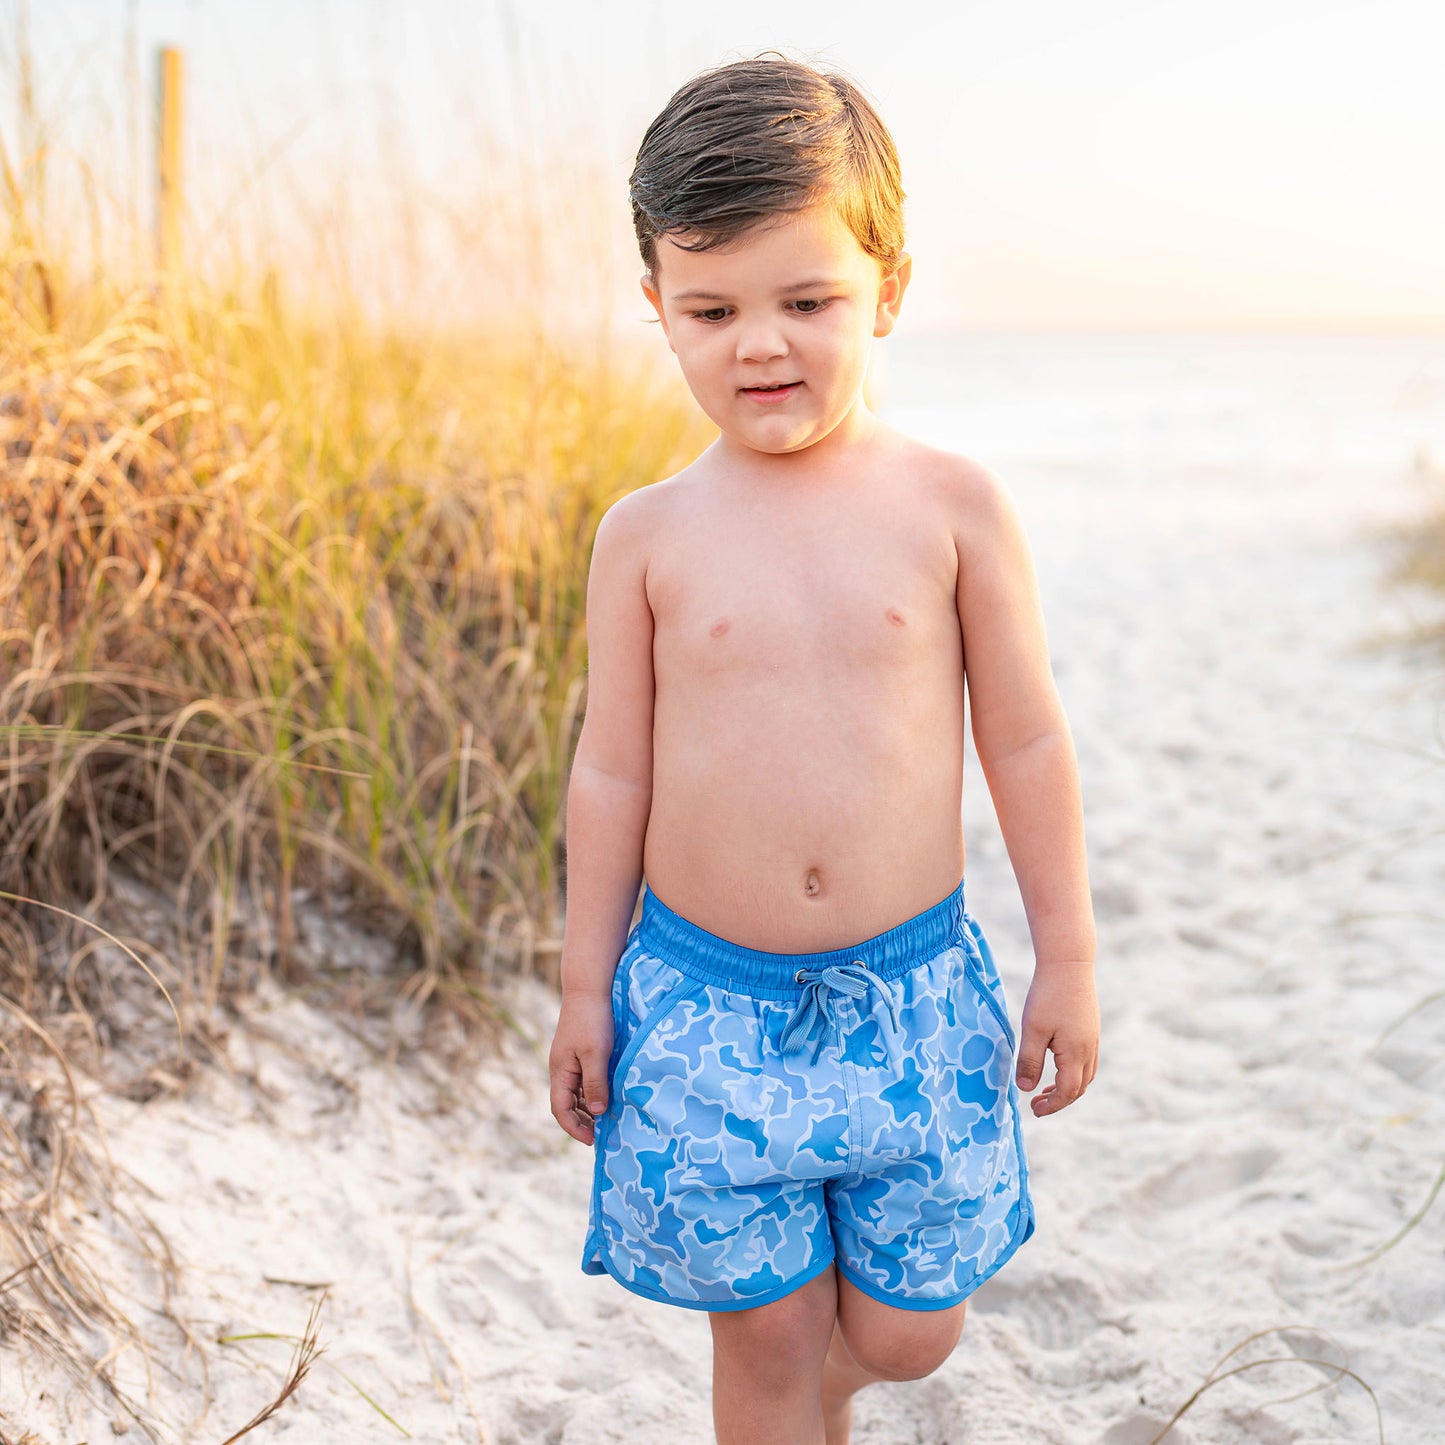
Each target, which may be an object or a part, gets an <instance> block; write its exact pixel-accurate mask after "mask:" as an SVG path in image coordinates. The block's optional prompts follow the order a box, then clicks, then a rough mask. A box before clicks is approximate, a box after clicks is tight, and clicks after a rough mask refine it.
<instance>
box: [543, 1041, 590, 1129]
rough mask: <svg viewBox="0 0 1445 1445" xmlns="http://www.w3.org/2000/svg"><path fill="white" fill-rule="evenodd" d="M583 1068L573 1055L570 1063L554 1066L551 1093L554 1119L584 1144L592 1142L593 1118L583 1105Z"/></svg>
mask: <svg viewBox="0 0 1445 1445" xmlns="http://www.w3.org/2000/svg"><path fill="white" fill-rule="evenodd" d="M581 1085H582V1068H581V1065H580V1064H579V1063H578V1062H576V1055H575V1054H574V1055H572V1057H571V1059H570V1060H569V1062H568V1063H566V1064H563V1065H561V1066H556V1065H554V1066H553V1069H552V1085H551V1089H550V1091H549V1095H550V1103H551V1106H552V1117H553V1118H554V1119H555V1120H556V1121H557V1123H558V1124H559V1125H561V1127H562V1128H563V1129H564V1130H566V1132H567V1133H568V1134H570V1135H571V1136H572V1137H573V1138H574V1139H576V1140H577V1141H578V1142H579V1143H582V1144H590V1143H591V1142H592V1118H591V1116H590V1114H589V1113H588V1112H587V1110H586V1108H585V1107H584V1106H583V1103H582V1087H581Z"/></svg>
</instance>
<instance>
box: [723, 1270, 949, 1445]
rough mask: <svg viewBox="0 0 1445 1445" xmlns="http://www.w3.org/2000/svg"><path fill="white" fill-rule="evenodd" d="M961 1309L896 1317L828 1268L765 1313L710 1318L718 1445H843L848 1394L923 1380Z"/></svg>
mask: <svg viewBox="0 0 1445 1445" xmlns="http://www.w3.org/2000/svg"><path fill="white" fill-rule="evenodd" d="M966 1308H967V1306H966V1305H964V1304H959V1305H954V1306H953V1308H952V1309H946V1310H905V1309H897V1308H895V1307H894V1306H893V1305H886V1304H882V1303H881V1302H880V1301H878V1300H875V1299H873V1298H871V1297H870V1296H868V1295H866V1294H864V1293H863V1291H862V1290H860V1289H858V1288H857V1287H856V1286H854V1285H852V1284H850V1283H849V1282H848V1281H847V1280H846V1279H842V1278H840V1277H839V1275H838V1273H837V1271H836V1270H834V1269H831V1268H830V1269H826V1270H824V1271H823V1273H822V1274H820V1275H819V1276H818V1277H817V1279H814V1280H811V1281H809V1283H807V1284H805V1285H803V1286H802V1287H801V1288H800V1289H796V1290H794V1291H793V1293H792V1294H790V1295H786V1296H785V1297H784V1298H783V1299H780V1300H777V1301H775V1302H774V1303H773V1304H769V1305H760V1306H758V1308H757V1309H751V1310H735V1311H728V1312H725V1313H722V1312H720V1313H715V1314H712V1315H709V1317H708V1318H709V1321H710V1323H711V1325H712V1340H713V1424H714V1427H715V1429H716V1431H717V1438H718V1445H760V1442H773V1441H777V1442H780V1445H781V1442H786V1445H824V1442H826V1445H844V1442H846V1441H847V1439H848V1428H849V1417H850V1415H851V1413H852V1399H853V1396H854V1394H855V1393H856V1392H857V1391H859V1390H861V1389H862V1388H863V1386H864V1385H871V1384H874V1383H876V1382H877V1381H879V1380H918V1379H921V1378H922V1377H923V1376H924V1375H931V1374H932V1373H933V1371H934V1370H936V1369H937V1368H938V1367H939V1366H940V1365H941V1364H942V1363H943V1362H944V1361H945V1360H946V1359H947V1358H948V1357H949V1355H950V1354H952V1352H953V1347H954V1346H955V1345H956V1344H957V1343H958V1337H959V1334H960V1333H961V1331H962V1330H963V1316H964V1311H965V1309H966Z"/></svg>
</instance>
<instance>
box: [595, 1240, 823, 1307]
mask: <svg viewBox="0 0 1445 1445" xmlns="http://www.w3.org/2000/svg"><path fill="white" fill-rule="evenodd" d="M594 1262H596V1263H598V1264H600V1265H601V1266H602V1268H603V1269H605V1270H606V1271H607V1273H608V1274H610V1275H611V1276H612V1278H613V1279H615V1280H616V1281H617V1283H618V1284H620V1285H621V1286H622V1288H623V1289H625V1290H627V1291H628V1293H630V1294H635V1295H640V1296H641V1297H642V1298H643V1299H650V1300H653V1301H655V1302H656V1303H657V1304H663V1305H676V1306H677V1307H678V1309H683V1310H705V1311H706V1312H707V1313H708V1314H726V1313H729V1312H731V1311H735V1310H751V1309H757V1308H758V1307H759V1306H760V1305H770V1304H776V1303H777V1301H778V1300H780V1299H786V1298H787V1296H788V1295H790V1294H792V1293H793V1292H794V1291H795V1290H799V1289H802V1287H803V1286H804V1285H805V1284H810V1283H811V1282H812V1281H813V1280H815V1279H817V1277H818V1276H819V1275H820V1274H822V1273H823V1271H824V1270H825V1269H827V1268H828V1266H829V1265H830V1264H832V1263H833V1262H834V1256H833V1255H831V1254H830V1255H828V1257H827V1258H826V1259H824V1260H823V1261H822V1262H821V1263H819V1264H813V1265H809V1266H808V1267H807V1268H806V1269H804V1270H800V1271H799V1272H798V1273H797V1274H795V1275H794V1276H793V1277H792V1278H791V1279H789V1280H787V1281H785V1282H784V1283H783V1284H780V1285H779V1286H778V1287H777V1288H776V1289H771V1290H769V1291H768V1292H767V1293H766V1294H760V1295H749V1296H748V1297H747V1298H746V1299H733V1300H693V1299H677V1298H675V1297H674V1296H673V1295H670V1294H664V1293H663V1292H662V1291H661V1290H658V1289H649V1288H648V1287H647V1286H646V1285H642V1284H638V1283H636V1282H635V1281H634V1280H630V1279H625V1278H623V1276H622V1274H621V1272H620V1271H619V1270H618V1268H617V1266H616V1265H615V1264H613V1263H612V1258H611V1256H610V1255H609V1254H608V1253H607V1248H606V1246H605V1245H603V1244H599V1245H598V1246H597V1249H596V1252H595V1253H594V1254H593V1255H591V1256H590V1257H589V1258H588V1259H586V1260H584V1261H583V1265H582V1269H583V1273H585V1274H595V1273H597V1272H598V1271H596V1270H591V1269H588V1268H587V1266H588V1265H589V1264H592V1263H594Z"/></svg>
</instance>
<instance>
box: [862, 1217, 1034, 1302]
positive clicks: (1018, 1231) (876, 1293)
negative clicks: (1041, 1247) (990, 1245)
mask: <svg viewBox="0 0 1445 1445" xmlns="http://www.w3.org/2000/svg"><path fill="white" fill-rule="evenodd" d="M1033 1232H1034V1211H1033V1208H1032V1206H1031V1205H1028V1206H1025V1207H1024V1208H1023V1210H1022V1211H1021V1212H1020V1216H1019V1221H1018V1224H1017V1225H1016V1226H1015V1228H1014V1232H1013V1233H1012V1234H1011V1235H1010V1236H1009V1239H1008V1243H1007V1244H1005V1245H1004V1247H1003V1249H1002V1250H1001V1251H1000V1252H999V1255H998V1257H997V1258H996V1259H995V1260H994V1261H993V1262H992V1263H991V1264H990V1265H989V1267H988V1268H987V1269H986V1270H984V1272H983V1273H982V1274H979V1275H975V1276H974V1278H973V1279H972V1280H971V1281H970V1282H969V1283H968V1284H967V1285H966V1286H965V1287H964V1288H963V1289H961V1290H958V1291H957V1292H956V1293H954V1294H951V1295H945V1296H944V1297H943V1298H942V1299H908V1298H905V1297H903V1296H901V1295H895V1294H889V1293H888V1292H887V1291H886V1290H884V1289H880V1288H879V1287H878V1286H877V1285H876V1284H874V1283H873V1282H872V1281H871V1280H866V1279H863V1278H862V1277H861V1276H860V1275H857V1274H855V1273H854V1272H853V1271H852V1270H851V1269H849V1268H848V1266H847V1265H845V1264H844V1263H843V1261H842V1260H836V1261H835V1263H836V1265H837V1267H838V1273H839V1274H840V1275H842V1276H843V1278H844V1279H846V1280H847V1281H848V1283H849V1284H851V1285H852V1286H853V1287H854V1288H855V1289H859V1290H861V1291H862V1292H863V1293H864V1294H866V1295H867V1296H868V1298H869V1299H875V1300H877V1301H878V1303H879V1304H885V1305H892V1306H893V1308H894V1309H897V1310H913V1311H916V1312H920V1313H921V1312H924V1311H928V1310H951V1309H952V1308H953V1307H954V1306H955V1305H961V1304H962V1303H963V1302H964V1300H966V1299H967V1298H968V1297H969V1295H971V1294H972V1293H973V1292H974V1291H975V1290H976V1289H978V1287H979V1286H980V1285H982V1284H983V1283H984V1282H985V1281H986V1280H989V1279H992V1278H993V1276H994V1275H995V1274H997V1273H998V1271H999V1270H1001V1269H1002V1268H1003V1267H1004V1265H1006V1264H1007V1263H1008V1262H1009V1260H1011V1259H1012V1258H1013V1257H1014V1254H1015V1253H1016V1252H1017V1250H1018V1247H1019V1246H1020V1245H1021V1244H1022V1243H1023V1242H1024V1241H1025V1240H1026V1239H1028V1237H1029V1236H1030V1235H1031V1234H1032V1233H1033Z"/></svg>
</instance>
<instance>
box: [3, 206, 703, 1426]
mask: <svg viewBox="0 0 1445 1445" xmlns="http://www.w3.org/2000/svg"><path fill="white" fill-rule="evenodd" d="M12 234H13V235H15V236H16V237H17V239H16V240H15V242H14V244H13V246H12V251H11V254H9V255H8V256H6V255H0V278H4V280H5V281H7V282H8V283H9V284H8V285H6V286H0V446H3V463H0V1095H3V1098H4V1108H3V1111H0V1118H3V1120H4V1122H3V1124H0V1201H3V1202H0V1278H3V1279H4V1283H3V1285H0V1343H3V1342H9V1343H12V1344H15V1343H18V1342H19V1340H20V1339H21V1338H22V1337H23V1339H24V1340H25V1341H27V1342H28V1343H29V1344H30V1345H31V1346H34V1347H38V1348H41V1349H49V1350H51V1351H52V1352H53V1353H54V1354H55V1355H57V1357H64V1358H66V1359H68V1360H69V1362H70V1365H71V1367H72V1369H73V1371H74V1373H75V1374H76V1376H77V1378H80V1379H81V1380H83V1381H89V1382H90V1383H98V1384H99V1385H100V1386H101V1387H103V1388H104V1387H109V1388H111V1389H112V1390H114V1389H115V1388H116V1387H115V1386H114V1383H113V1380H112V1376H111V1375H110V1373H109V1364H108V1361H109V1360H110V1358H111V1357H113V1355H114V1353H115V1352H116V1351H118V1350H123V1349H126V1348H131V1347H139V1348H141V1349H142V1351H143V1350H144V1346H143V1344H142V1343H141V1341H140V1339H139V1337H138V1335H137V1332H136V1331H135V1330H134V1328H133V1327H132V1326H131V1325H130V1324H129V1323H128V1322H127V1320H126V1319H125V1318H124V1316H123V1315H122V1314H121V1313H120V1312H119V1311H118V1310H117V1309H116V1308H115V1307H114V1306H113V1305H112V1304H110V1303H109V1302H108V1300H107V1297H106V1291H105V1287H104V1283H103V1281H102V1280H101V1279H100V1278H99V1277H98V1276H97V1274H96V1273H95V1270H94V1268H93V1267H92V1265H91V1264H89V1263H87V1261H86V1260H85V1259H84V1258H83V1257H82V1255H81V1254H80V1253H79V1252H77V1250H76V1249H75V1248H74V1247H73V1246H72V1245H71V1244H70V1243H69V1242H68V1239H69V1231H68V1229H67V1226H66V1223H65V1221H66V1219H67V1218H68V1217H69V1215H70V1214H71V1213H72V1212H74V1210H75V1209H77V1208H79V1209H82V1210H83V1209H97V1210H100V1209H104V1210H112V1209H114V1208H116V1207H118V1206H116V1204H115V1198H114V1188H113V1183H114V1181H113V1176H112V1175H111V1174H110V1172H109V1166H108V1164H107V1161H106V1159H105V1156H104V1153H103V1150H102V1149H101V1148H100V1146H99V1144H98V1143H97V1141H96V1136H95V1133H94V1131H93V1130H91V1129H90V1128H88V1127H87V1120H86V1107H85V1102H84V1096H85V1087H84V1086H83V1085H82V1084H80V1083H77V1075H82V1076H83V1077H84V1079H86V1080H91V1081H95V1080H101V1081H105V1082H106V1083H107V1084H108V1085H109V1086H111V1087H121V1088H124V1089H126V1090H127V1091H128V1092H131V1093H132V1094H133V1095H135V1096H137V1097H144V1096H145V1095H146V1093H147V1091H153V1090H154V1089H155V1088H156V1087H160V1086H162V1085H159V1084H157V1083H156V1082H155V1081H156V1079H157V1078H159V1079H161V1080H162V1081H164V1082H165V1083H166V1084H167V1085H170V1084H174V1083H175V1081H176V1080H177V1078H178V1076H179V1075H180V1074H181V1073H183V1071H184V1068H185V1065H184V1062H179V1063H178V1061H177V1051H178V1050H179V1051H180V1052H181V1054H182V1056H183V1058H184V1056H186V1055H187V1054H189V1053H192V1052H194V1051H195V1049H196V1048H197V1047H200V1048H201V1049H202V1050H204V1048H205V1047H206V1046H207V1044H208V1042H209V1041H210V1040H211V1039H212V1037H213V1031H214V1030H215V1029H216V1027H217V1026H218V1018H219V1013H218V1011H220V1010H222V1009H223V1006H224V1005H225V1004H226V1002H227V1000H228V999H229V998H231V997H233V996H234V995H235V993H236V991H237V990H242V989H244V988H246V987H247V986H248V985H249V984H250V983H251V982H253V981H254V979H255V977H256V976H257V973H258V972H259V971H260V970H262V969H267V968H273V967H274V968H275V969H277V970H278V971H279V972H280V973H281V974H282V976H283V977H285V978H286V979H288V980H289V981H292V982H295V981H298V980H299V979H300V978H301V976H302V974H303V972H304V969H303V965H302V964H301V962H300V961H299V959H298V956H297V955H296V953H295V952H294V950H293V946H292V945H293V941H294V929H293V921H292V914H291V910H292V907H293V897H294V895H295V892H296V890H298V889H303V888H304V889H306V890H307V891H308V893H309V894H310V896H312V897H316V898H321V899H325V900H327V902H328V904H329V906H330V907H332V908H334V909H336V910H338V911H339V910H343V909H347V910H352V911H354V912H355V913H357V914H358V915H359V916H361V917H362V918H364V919H365V920H366V921H367V922H368V923H369V925H370V926H371V927H373V928H374V929H375V930H376V931H378V932H379V933H380V934H382V935H384V936H385V937H387V938H388V939H390V940H391V941H392V943H393V944H394V945H395V955H396V967H395V970H394V972H393V975H392V976H391V977H390V978H389V979H387V980H386V981H385V984H384V991H385V995H386V996H387V997H389V998H394V997H395V994H396V992H397V990H398V988H400V989H403V990H405V991H408V992H409V993H410V994H412V995H413V996H415V997H418V998H428V997H434V998H436V999H438V1000H439V1001H449V1002H451V1003H454V1004H455V1005H457V1006H459V1007H461V1008H462V1009H464V1010H466V1011H469V1012H470V1013H471V1014H472V1015H473V1016H479V1015H484V1014H485V1013H486V1011H487V1000H488V990H489V987H490V986H491V985H492V983H493V982H494V981H495V980H496V978H497V976H498V974H499V972H501V971H509V970H517V969H528V968H538V967H543V968H545V967H547V966H549V960H550V959H551V957H552V956H553V951H554V948H555V942H554V941H555V936H556V933H557V931H558V924H559V896H560V893H559V860H560V849H561V826H562V791H563V786H564V775H565V769H566V765H567V761H568V758H569V756H570V753H571V749H572V746H573V743H574V741H575V734H576V729H577V725H578V721H579V718H580V714H581V707H582V702H583V690H584V685H585V674H584V663H585V658H584V636H583V630H582V625H581V624H582V609H583V600H584V586H585V576H586V563H587V557H588V553H589V549H590V544H591V540H592V536H593V533H594V530H595V528H596V525H597V522H598V520H599V518H600V516H601V514H602V512H603V511H604V510H605V509H606V507H607V506H608V505H609V504H610V502H611V501H612V500H613V499H615V498H616V497H617V496H619V495H620V494H622V493H623V492H625V491H627V490H629V489H630V488H632V487H634V486H636V485H638V484H640V483H643V482H645V481H648V480H651V479H653V478H656V477H658V476H661V475H664V474H665V473H666V472H668V471H669V470H672V469H674V468H675V467H676V466H677V465H679V464H680V463H681V462H682V461H684V460H686V458H687V456H688V454H690V453H691V452H693V451H695V450H696V449H697V448H698V447H699V446H700V445H701V444H702V442H703V441H704V440H705V436H704V435H703V433H702V431H701V430H700V427H699V423H698V422H697V421H695V420H694V419H693V417H692V414H691V413H690V412H689V411H688V410H687V409H686V408H684V407H683V405H682V404H681V401H680V398H679V396H678V394H677V392H676V391H675V390H669V389H668V387H667V384H666V383H664V382H662V381H661V380H659V379H658V378H656V377H655V376H653V374H652V373H651V372H650V371H649V370H648V369H647V367H645V366H644V365H643V364H642V363H640V362H639V361H638V360H637V359H636V358H634V357H631V356H628V355H619V354H616V353H615V351H614V350H613V349H612V348H611V347H609V345H608V344H607V343H606V342H605V341H603V340H601V339H598V340H594V341H592V342H583V341H577V342H572V343H570V344H567V345H562V344H559V343H557V342H556V341H554V340H551V339H549V338H547V337H545V336H543V335H541V334H539V333H537V332H533V333H530V334H527V333H510V334H492V335H485V334H482V335H449V336H448V335H440V334H420V335H419V334H408V333H406V332H403V331H402V330H401V329H399V328H392V329H387V328H384V327H378V326H374V325H369V324H367V323H366V322H364V321H363V320H362V319H361V317H360V316H359V314H357V313H354V312H352V313H339V314H338V313H333V314H329V315H327V314H318V313H314V312H308V311H307V310H305V309H304V308H301V307H298V306H292V305H288V304H286V303H285V302H284V301H283V300H282V299H281V297H280V295H279V288H278V286H277V285H276V284H275V282H274V281H268V282H265V283H258V284H256V285H255V286H254V287H252V288H250V290H249V291H247V290H245V289H241V288H238V289H237V290H236V291H235V292H233V293H232V294H219V293H218V292H217V291H216V290H214V289H210V290H208V289H206V288H204V287H202V286H200V285H199V284H197V283H195V282H193V281H189V280H185V279H180V278H177V279H173V281H172V282H171V284H170V285H168V286H167V287H166V288H164V289H163V290H162V291H159V292H152V291H147V290H145V289H134V290H129V291H126V290H121V289H117V288H114V287H112V286H110V285H108V284H107V283H106V282H105V281H104V280H103V279H102V280H99V281H92V282H90V283H87V284H84V285H79V286H76V285H67V284H66V281H65V278H64V275H63V267H62V266H60V265H59V264H57V263H54V262H51V261H49V260H48V259H46V258H43V257H40V256H37V254H36V250H35V247H34V246H33V245H32V244H30V243H29V242H28V241H27V240H26V239H25V237H24V235H23V227H22V226H20V225H19V224H18V222H16V220H15V218H13V217H12ZM127 876H128V877H130V878H134V879H136V880H139V881H140V882H141V883H143V884H144V885H146V886H147V887H148V888H149V889H152V890H156V891H159V892H161V893H163V894H165V895H167V896H168V897H169V898H170V899H172V900H173V905H174V906H173V915H172V917H171V919H170V924H171V927H172V932H171V934H170V936H169V937H167V938H161V937H159V936H157V935H155V934H154V932H153V931H152V932H149V933H148V932H146V931H145V930H143V929H141V928H140V926H139V925H138V923H137V921H136V918H135V917H134V915H133V914H132V913H131V912H130V911H129V910H128V908H127V906H126V904H125V900H124V897H123V894H124V889H123V887H121V886H120V884H121V882H122V880H123V879H124V878H125V877H127ZM117 944H121V945H123V946H117ZM147 975H149V977H147ZM118 1044H123V1045H124V1047H123V1048H117V1047H116V1045H118ZM131 1223H132V1225H133V1229H132V1233H133V1234H134V1236H135V1238H136V1240H137V1243H138V1246H139V1248H141V1249H142V1250H143V1251H144V1252H146V1253H148V1254H149V1255H150V1257H151V1258H152V1260H153V1261H156V1262H158V1268H159V1271H160V1274H161V1276H162V1277H165V1275H166V1270H167V1269H170V1268H171V1266H170V1265H169V1262H168V1260H167V1257H166V1254H165V1249H164V1243H163V1241H158V1240H155V1239H153V1238H150V1237H149V1236H148V1235H147V1232H146V1228H145V1225H144V1223H143V1220H141V1219H139V1218H137V1219H135V1220H133V1221H132V1222H131ZM6 1276H8V1278H6ZM167 1292H168V1286H167V1287H166V1289H163V1291H162V1293H163V1294H164V1293H167ZM175 1323H176V1325H177V1326H178V1327H180V1325H181V1322H180V1321H175ZM121 1403H122V1408H123V1409H124V1410H125V1412H126V1413H127V1414H129V1415H130V1416H131V1418H132V1419H133V1420H136V1421H139V1420H140V1414H141V1407H140V1406H139V1405H138V1404H136V1403H135V1402H131V1401H122V1402H121ZM142 1429H143V1430H146V1427H145V1426H144V1425H142ZM146 1433H149V1432H148V1430H147V1431H146Z"/></svg>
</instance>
